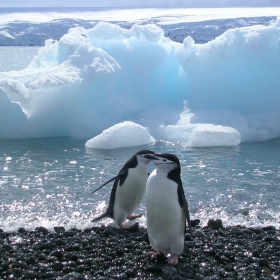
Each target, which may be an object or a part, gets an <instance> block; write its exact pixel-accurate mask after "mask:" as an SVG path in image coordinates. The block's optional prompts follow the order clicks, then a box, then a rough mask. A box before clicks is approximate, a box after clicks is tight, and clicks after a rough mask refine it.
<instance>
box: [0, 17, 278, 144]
mask: <svg viewBox="0 0 280 280" xmlns="http://www.w3.org/2000/svg"><path fill="white" fill-rule="evenodd" d="M279 40H280V20H279V19H278V20H276V21H275V22H272V23H271V24H270V25H269V26H263V25H254V26H249V27H242V28H235V29H229V30H227V31H226V32H224V33H223V34H222V35H221V36H219V37H217V38H215V39H213V40H211V41H209V42H207V43H204V44H197V43H195V42H194V40H193V39H192V38H191V37H186V38H185V39H184V41H183V43H178V42H174V41H172V40H171V39H169V38H167V37H165V35H164V31H163V29H162V28H160V27H158V26H156V25H153V24H146V25H139V24H135V25H133V26H132V27H131V28H130V29H124V28H121V27H120V26H118V25H115V24H110V23H104V22H100V23H98V24H97V25H95V26H94V27H92V28H89V29H85V28H83V27H75V28H71V29H70V30H69V32H68V33H67V34H65V35H64V36H62V37H61V39H60V40H59V41H54V40H47V41H46V42H45V46H44V47H42V48H41V49H40V50H39V52H38V55H37V56H35V57H34V58H33V60H32V62H31V63H30V65H29V66H28V67H27V68H26V69H24V70H21V71H10V72H1V73H0V101H1V102H0V138H31V137H62V136H67V137H77V138H82V139H91V140H92V141H91V140H90V141H91V142H90V141H89V142H87V145H89V143H92V144H91V145H93V146H95V147H99V148H100V147H102V148H106V145H108V146H107V148H110V147H111V146H110V145H111V144H109V143H111V142H113V141H109V140H108V142H106V141H105V137H107V138H108V139H114V137H115V135H122V132H121V129H125V130H126V131H127V134H126V135H129V134H134V133H136V132H137V133H140V132H144V130H145V129H144V130H143V129H142V128H140V127H139V126H137V125H136V124H138V125H140V126H141V127H143V128H146V130H145V131H146V132H147V131H149V133H150V134H149V133H148V134H146V136H144V137H143V138H142V136H141V137H139V138H142V139H143V140H144V141H143V142H145V143H148V142H149V141H150V140H149V139H150V138H149V137H152V136H151V135H153V137H154V139H155V140H156V141H157V140H163V141H172V142H174V143H181V144H182V145H183V146H220V145H223V146H232V145H238V144H239V143H240V142H248V141H261V140H268V139H272V138H275V137H280V123H279V121H278V120H279V118H280V110H279V107H280V95H279V88H280V79H279V73H280V64H279V57H280V49H279V45H280V44H279ZM128 120H133V121H134V122H135V124H134V125H131V123H130V124H129V123H126V121H128ZM120 124H122V125H121V126H120V127H119V126H118V125H120ZM115 125H117V127H116V126H115ZM107 128H109V132H110V133H109V132H108V131H107V132H106V129H107ZM102 131H103V132H102ZM105 132H106V133H105ZM107 133H109V134H107ZM107 138H106V139H107ZM121 138H123V137H121ZM124 138H125V137H124ZM135 140H136V139H135V138H132V139H131V140H130V141H131V143H128V142H129V141H128V142H126V143H125V141H123V140H120V141H119V142H116V145H115V147H116V148H117V147H121V146H123V145H124V144H125V145H129V146H130V145H135V144H137V141H135ZM103 141H104V143H107V144H106V145H105V146H104V144H103V143H102V142H103ZM137 145H138V144H137Z"/></svg>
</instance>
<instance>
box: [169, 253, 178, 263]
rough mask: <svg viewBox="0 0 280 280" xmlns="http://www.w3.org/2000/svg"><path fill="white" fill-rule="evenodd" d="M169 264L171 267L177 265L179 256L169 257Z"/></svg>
mask: <svg viewBox="0 0 280 280" xmlns="http://www.w3.org/2000/svg"><path fill="white" fill-rule="evenodd" d="M167 262H168V263H169V264H171V265H177V263H178V256H176V255H171V256H169V257H168V259H167Z"/></svg>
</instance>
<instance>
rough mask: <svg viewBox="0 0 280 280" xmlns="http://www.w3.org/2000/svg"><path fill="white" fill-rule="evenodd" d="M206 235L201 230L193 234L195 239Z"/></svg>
mask: <svg viewBox="0 0 280 280" xmlns="http://www.w3.org/2000/svg"><path fill="white" fill-rule="evenodd" d="M205 236H206V235H205V234H204V233H203V232H202V231H201V230H196V231H195V232H194V233H193V237H202V238H203V237H205Z"/></svg>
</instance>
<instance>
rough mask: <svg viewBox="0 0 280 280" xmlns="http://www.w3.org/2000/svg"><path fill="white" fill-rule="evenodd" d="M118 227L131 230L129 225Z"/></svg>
mask: <svg viewBox="0 0 280 280" xmlns="http://www.w3.org/2000/svg"><path fill="white" fill-rule="evenodd" d="M118 226H119V227H120V228H121V229H129V228H130V226H129V225H124V224H118Z"/></svg>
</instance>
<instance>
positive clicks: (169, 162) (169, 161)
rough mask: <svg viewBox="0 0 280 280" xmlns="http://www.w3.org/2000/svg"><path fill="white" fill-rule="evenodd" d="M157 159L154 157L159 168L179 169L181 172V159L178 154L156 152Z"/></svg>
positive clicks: (154, 161)
mask: <svg viewBox="0 0 280 280" xmlns="http://www.w3.org/2000/svg"><path fill="white" fill-rule="evenodd" d="M154 157H155V158H156V159H152V161H153V163H154V164H155V165H156V167H157V168H158V169H164V170H168V171H170V170H173V169H178V171H179V172H181V166H180V161H179V159H178V157H177V156H175V155H173V154H154Z"/></svg>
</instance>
